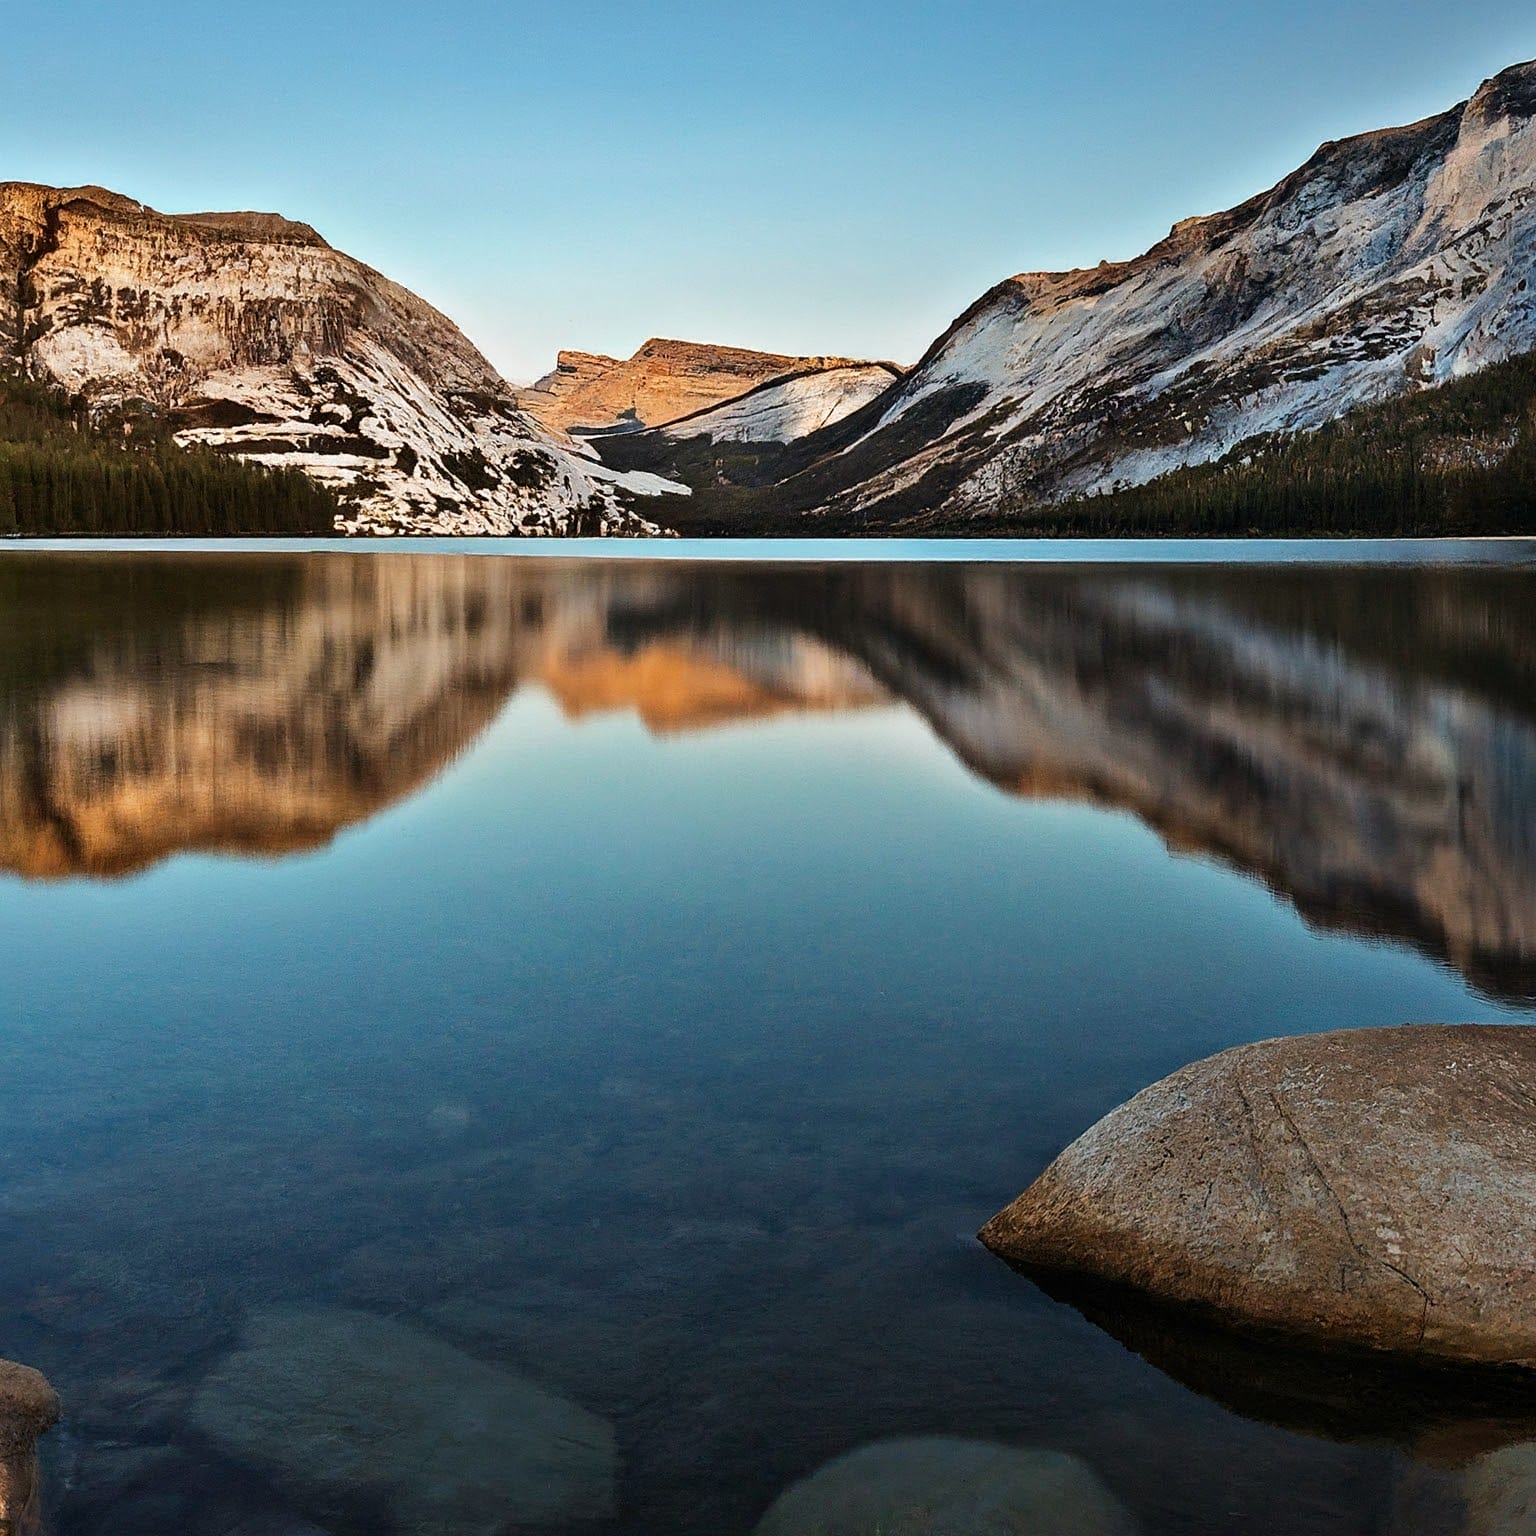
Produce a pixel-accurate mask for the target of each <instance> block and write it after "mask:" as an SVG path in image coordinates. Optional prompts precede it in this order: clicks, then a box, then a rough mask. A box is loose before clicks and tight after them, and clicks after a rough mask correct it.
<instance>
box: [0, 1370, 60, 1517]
mask: <svg viewBox="0 0 1536 1536" xmlns="http://www.w3.org/2000/svg"><path fill="white" fill-rule="evenodd" d="M58 1422H59V1398H58V1394H57V1393H56V1392H55V1391H54V1390H53V1388H52V1387H51V1386H49V1384H48V1382H47V1380H46V1379H45V1378H44V1376H43V1375H42V1374H41V1372H39V1371H34V1370H33V1369H32V1368H31V1367H30V1366H25V1365H17V1364H16V1363H15V1362H14V1361H11V1360H0V1531H4V1532H6V1533H7V1536H35V1533H37V1532H38V1531H40V1530H41V1515H40V1512H39V1510H38V1486H37V1485H38V1477H37V1442H38V1438H39V1436H41V1435H44V1434H46V1433H47V1432H48V1431H49V1430H50V1429H52V1428H53V1426H54V1425H55V1424H57V1423H58Z"/></svg>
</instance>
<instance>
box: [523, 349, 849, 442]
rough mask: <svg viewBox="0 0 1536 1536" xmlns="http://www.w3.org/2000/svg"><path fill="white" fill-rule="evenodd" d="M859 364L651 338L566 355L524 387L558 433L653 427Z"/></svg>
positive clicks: (527, 400)
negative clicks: (766, 387)
mask: <svg viewBox="0 0 1536 1536" xmlns="http://www.w3.org/2000/svg"><path fill="white" fill-rule="evenodd" d="M850 366H852V367H862V366H865V365H862V364H857V363H853V362H852V361H851V360H850V359H848V358H843V357H785V356H783V355H781V354H779V353H777V352H752V351H748V350H746V349H745V348H742V347H716V346H709V345H706V344H704V343H701V342H693V341H666V340H663V339H661V338H658V337H653V338H652V339H651V340H650V341H648V342H646V343H645V345H644V346H642V347H641V348H640V350H639V351H638V352H636V353H635V355H634V356H633V357H631V358H628V359H624V360H621V359H619V358H615V357H601V356H598V355H596V354H594V353H591V352H562V353H561V354H560V355H559V358H558V359H557V361H556V364H555V369H554V372H552V373H548V374H546V375H545V376H544V377H543V378H542V379H540V380H539V381H538V383H537V384H534V385H532V386H531V387H530V388H528V389H525V390H523V391H521V393H520V394H519V396H518V402H519V404H520V405H521V406H522V408H523V409H524V410H525V411H527V412H528V414H529V415H531V416H533V417H535V418H536V419H537V420H539V421H541V422H543V423H544V425H545V426H547V427H552V428H555V429H557V430H560V431H567V430H571V429H587V430H592V431H596V430H602V429H608V428H613V427H652V426H659V425H661V424H662V423H664V422H669V421H676V420H677V419H678V418H679V417H681V416H691V415H693V414H695V413H696V412H698V411H705V410H708V409H709V408H710V407H711V406H715V405H719V404H720V403H721V402H722V401H725V400H731V399H734V398H735V397H736V396H737V395H741V394H745V393H746V392H747V391H748V390H750V389H755V388H757V386H758V385H760V384H766V383H767V382H768V381H769V380H771V379H779V378H783V377H784V376H785V375H786V374H804V373H811V374H814V373H820V372H822V371H824V370H827V369H841V368H845V367H850Z"/></svg>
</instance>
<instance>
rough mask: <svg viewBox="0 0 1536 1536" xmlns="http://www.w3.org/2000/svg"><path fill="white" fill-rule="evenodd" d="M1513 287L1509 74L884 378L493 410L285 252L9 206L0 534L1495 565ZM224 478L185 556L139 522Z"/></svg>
mask: <svg viewBox="0 0 1536 1536" xmlns="http://www.w3.org/2000/svg"><path fill="white" fill-rule="evenodd" d="M1533 280H1536V64H1524V65H1519V66H1516V67H1515V68H1513V69H1510V70H1507V71H1505V72H1504V73H1503V74H1501V75H1498V76H1496V77H1495V78H1494V79H1492V80H1489V81H1487V82H1486V83H1485V84H1484V85H1483V86H1482V87H1481V88H1480V89H1479V90H1478V91H1477V92H1476V93H1475V94H1474V95H1473V96H1472V97H1471V98H1470V99H1469V100H1467V101H1466V102H1464V103H1462V104H1460V105H1459V106H1456V107H1454V108H1452V109H1451V110H1449V111H1447V112H1444V113H1441V114H1439V115H1437V116H1434V117H1431V118H1428V119H1426V120H1425V121H1423V122H1420V123H1416V124H1413V125H1410V126H1408V127H1403V128H1394V129H1387V130H1383V131H1381V132H1378V133H1372V134H1367V135H1364V136H1362V137H1359V138H1354V139H1349V140H1345V141H1342V142H1339V143H1330V144H1325V145H1324V146H1323V147H1322V148H1321V149H1319V150H1318V152H1317V153H1316V154H1315V155H1314V156H1313V157H1312V159H1311V160H1309V161H1308V162H1307V164H1306V165H1304V166H1302V167H1301V168H1300V169H1298V170H1297V171H1295V172H1294V173H1293V174H1292V175H1290V176H1288V177H1286V178H1285V179H1284V180H1283V181H1282V182H1280V183H1279V184H1278V185H1277V186H1275V187H1273V188H1272V189H1270V190H1269V191H1267V192H1264V193H1262V194H1260V195H1258V196H1256V197H1254V198H1252V199H1250V200H1249V201H1248V202H1246V203H1244V204H1242V205H1241V206H1239V207H1237V208H1234V209H1231V210H1228V211H1226V212H1223V213H1219V214H1214V215H1211V216H1209V217H1202V218H1194V219H1190V220H1187V221H1185V222H1183V223H1180V224H1178V225H1176V226H1175V227H1174V228H1173V230H1172V231H1171V232H1170V234H1169V235H1168V237H1167V239H1165V240H1164V241H1162V242H1161V243H1160V244H1158V245H1157V246H1155V247H1153V249H1152V250H1150V251H1148V252H1147V253H1146V254H1145V255H1143V256H1140V257H1138V258H1136V259H1135V260H1132V261H1128V262H1120V263H1103V264H1101V265H1100V266H1098V267H1096V268H1091V269H1086V270H1080V271H1074V272H1063V273H1031V274H1025V275H1021V276H1017V277H1011V278H1008V279H1006V280H1005V281H1003V282H1001V283H999V284H998V285H997V286H996V287H994V288H992V289H991V290H990V291H989V292H987V293H986V294H984V295H983V296H982V297H981V298H979V299H978V300H977V301H976V303H975V304H974V305H972V306H971V307H970V309H968V310H967V311H966V312H965V313H964V314H963V315H961V316H960V317H959V318H958V319H957V320H956V321H955V322H954V324H953V325H951V326H950V327H949V329H948V330H947V331H945V333H944V334H943V335H942V336H940V337H939V338H938V339H937V340H936V341H935V342H934V343H933V345H932V346H931V347H930V348H929V349H928V351H927V352H926V353H925V354H924V356H923V357H922V358H921V359H920V360H918V362H917V363H916V365H915V366H911V367H903V366H900V365H899V364H898V363H895V362H889V361H882V360H863V359H852V358H842V357H792V356H787V355H781V354H770V353H761V352H752V351H748V350H745V349H741V348H734V347H721V346H704V345H699V344H695V343H691V342H684V341H673V340H665V339H656V340H653V341H650V342H647V343H646V344H645V346H643V347H642V348H641V349H640V350H639V352H637V353H636V354H635V355H634V356H633V357H632V358H629V359H614V358H606V357H600V356H596V355H593V354H587V353H578V352H567V353H562V354H561V356H560V358H559V360H558V362H557V366H556V368H555V369H554V370H553V371H552V372H551V373H550V374H549V375H548V376H547V377H546V378H544V379H542V380H540V381H539V382H538V383H536V384H534V385H532V386H529V387H525V388H519V387H517V386H514V385H513V384H511V383H509V382H508V381H506V380H505V379H503V378H502V377H501V376H500V375H499V374H498V373H497V371H496V370H495V368H494V367H493V366H492V365H491V364H490V363H489V362H488V361H487V359H486V358H485V357H484V356H482V355H481V353H480V352H479V351H478V350H477V349H476V348H475V347H474V346H473V344H472V343H471V342H470V341H469V340H468V339H467V338H466V337H465V336H464V335H463V334H462V333H461V332H460V331H459V330H458V328H457V327H456V326H455V325H454V324H453V323H452V322H451V321H450V320H448V319H447V317H446V316H444V315H442V314H440V313H439V312H438V311H437V310H435V309H433V308H432V307H431V306H430V305H429V304H427V303H426V302H425V301H423V300H422V299H420V298H418V297H416V296H415V295H414V294H412V293H410V292H408V291H407V290H406V289H404V288H402V287H400V286H399V285H398V284H395V283H393V282H391V281H390V280H389V279H388V278H386V277H385V276H383V275H382V274H380V273H378V272H376V271H374V270H373V269H371V268H369V267H367V266H365V265H364V264H362V263H361V262H358V261H356V260H354V259H353V258H352V257H350V256H347V255H345V254H344V253H342V252H340V251H337V250H335V249H333V248H332V247H331V246H330V245H329V244H327V242H326V241H325V240H324V239H323V238H322V237H321V236H320V235H319V234H318V233H317V232H316V231H315V230H314V229H313V228H311V227H310V226H308V225H305V224H298V223H293V222H290V221H289V220H286V219H283V218H280V217H278V216H277V215H273V214H257V213H202V214H174V215H167V214H161V213H158V212H156V211H154V210H152V209H150V208H147V207H145V206H143V205H142V204H140V203H137V202H134V201H133V200H131V199H130V198H128V197H125V196H121V195H119V194H117V193H113V192H108V191H105V190H103V189H101V188H97V187H78V188H70V189H57V188H50V187H43V186H36V185H31V184H25V183H15V182H12V183H6V184H0V295H3V296H4V301H3V302H0V532H10V533H39V532H42V533H71V532H115V531H121V532H165V533H176V532H229V531H249V532H293V531H304V532H314V531H330V530H334V531H338V532H342V533H363V534H380V533H405V534H410V533H433V534H500V535H507V534H513V535H570V534H602V535H655V534H658V533H665V532H679V531H681V532H694V533H710V534H722V533H726V534H728V533H775V534H783V533H804V534H818V533H826V534H836V533H890V532H911V533H1008V532H1014V533H1056V532H1063V533H1066V532H1070V533H1127V532H1134V533H1175V532H1206V533H1244V532H1255V531H1257V532H1292V533H1300V532H1340V533H1349V532H1392V533H1407V532H1414V533H1456V532H1516V531H1523V530H1526V529H1527V528H1528V527H1529V526H1530V525H1531V523H1532V513H1531V512H1530V511H1529V510H1528V509H1529V508H1530V507H1531V506H1532V505H1533V504H1536V495H1533V493H1536V364H1533V362H1532V353H1533V349H1536V293H1533V291H1532V283H1533ZM39 392H41V393H39ZM184 455H190V456H191V458H190V459H189V460H187V461H186V463H189V464H191V465H192V466H193V468H192V469H187V468H186V467H185V464H184V462H183V460H182V458H180V457H178V456H184ZM231 461H233V463H235V464H237V465H240V466H246V467H247V468H248V469H249V471H250V479H249V483H248V484H247V483H245V482H242V483H241V486H239V487H235V488H233V489H230V488H226V491H227V494H226V495H225V500H226V501H227V503H228V508H229V510H227V511H221V512H220V513H219V519H220V520H219V521H218V523H217V525H215V524H214V522H213V521H211V520H210V518H211V514H209V513H208V512H207V511H206V509H204V510H201V511H199V510H196V508H197V507H198V506H201V504H200V503H198V497H197V494H196V492H195V489H184V490H183V491H182V492H180V493H177V492H175V491H173V490H166V489H165V488H164V487H165V486H166V485H173V484H181V485H185V486H191V487H195V486H196V485H199V484H202V483H204V482H205V481H207V482H208V483H212V481H213V480H214V479H216V478H217V477H218V475H219V474H221V473H222V474H225V475H227V474H229V473H232V472H233V471H231V470H229V469H227V468H226V469H224V470H220V469H219V468H218V467H217V466H218V464H220V463H222V464H224V465H226V466H227V465H229V464H230V462H231ZM295 472H296V473H297V474H298V475H301V476H302V477H303V478H304V480H305V481H307V482H308V483H309V485H311V486H314V487H318V494H319V498H320V499H319V500H318V501H315V500H314V499H313V498H312V497H307V496H306V495H305V494H304V493H300V492H298V491H296V490H295V489H294V488H293V484H292V482H291V481H290V480H288V479H285V478H284V477H285V476H291V475H293V474H294V473H295ZM178 475H180V476H181V477H182V478H181V480H178V479H177V476H178ZM220 484H221V485H222V484H223V482H222V481H221V482H220ZM125 487H127V489H125ZM221 494H224V493H221ZM279 495H280V498H281V500H282V504H283V506H284V507H285V508H291V509H292V510H290V511H284V512H283V513H281V514H280V515H279V514H273V513H271V512H270V510H264V511H261V514H260V516H258V515H257V513H256V512H254V511H250V512H248V511H244V510H242V509H243V508H245V507H246V506H247V505H249V506H250V507H252V508H258V509H259V508H263V507H265V506H266V502H269V501H271V499H272V498H274V497H278V496H279ZM178 497H179V499H178ZM264 498H265V501H264ZM184 502H185V503H188V504H189V505H194V510H193V511H192V512H188V511H186V510H185V509H184V508H183V505H182V504H183V503H184ZM224 504H225V503H224V501H221V502H220V503H219V505H220V507H221V508H222V507H223V506H224ZM125 508H128V509H136V510H132V511H131V515H130V512H128V511H125V510H124V509H125ZM198 517H201V518H202V519H203V522H202V524H198V523H197V518H198ZM125 519H126V522H125ZM189 519H190V521H189Z"/></svg>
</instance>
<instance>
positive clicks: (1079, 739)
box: [0, 553, 1536, 998]
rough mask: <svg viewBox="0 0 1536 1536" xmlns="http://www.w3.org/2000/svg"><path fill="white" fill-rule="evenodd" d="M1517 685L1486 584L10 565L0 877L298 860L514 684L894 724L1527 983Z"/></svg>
mask: <svg viewBox="0 0 1536 1536" xmlns="http://www.w3.org/2000/svg"><path fill="white" fill-rule="evenodd" d="M1533 684H1536V605H1533V604H1532V603H1531V601H1530V580H1529V578H1528V577H1527V576H1525V575H1524V574H1522V573H1521V572H1520V571H1518V570H1508V569H1506V570H1497V569H1476V568H1472V569H1467V568H1440V569H1432V568H1414V569H1381V570H1356V569H1348V568H1339V567H1329V566H1314V567H1299V568H1298V567H1290V568H1284V569H1279V568H1276V569H1264V568H1258V569H1255V568H1252V567H1236V568H1234V567H1225V568H1223V567H1209V566H1208V567H1188V568H1155V569H1148V568H1146V567H1130V568H1126V567H1120V568H1116V567H1096V568H1086V567H1078V568H1071V567H1060V566H1057V567H1049V566H1047V567H1030V566H1007V565H974V566H973V565H955V564H945V565H921V564H915V565H895V564H882V565H857V564H849V565H834V566H742V565H726V566H710V565H683V564H677V565H673V564H666V565H661V564H656V565H651V564H639V563H634V562H611V563H610V562H582V563H576V562H564V561H559V562H556V561H547V560H536V561H523V560H516V559H499V558H486V557H482V556H449V555H390V556H388V557H368V556H357V555H351V554H345V555H257V556H244V555H242V556H219V557H207V556H193V555H179V556H177V555H160V554H137V555H134V556H132V557H128V558H125V557H123V556H120V555H119V556H112V555H105V556H98V555H91V554H83V553H80V554H69V555H54V554H44V553H18V554H11V555H7V556H6V557H5V558H4V560H3V561H0V868H4V869H5V870H8V871H11V872H14V873H16V874H20V875H22V876H25V877H28V878H57V877H64V876H80V875H85V876H98V877H108V876H119V875H124V874H128V873H132V872H134V871H137V870H140V869H143V868H145V867H146V866H148V865H150V864H153V863H155V862H156V861H158V860H161V859H163V858H165V857H167V856H169V855H172V854H174V853H177V852H180V851H184V850H207V851H221V852H230V853H239V854H249V855H262V856H276V855H282V854H286V853H290V852H294V851H298V850H303V849H308V848H312V847H315V846H318V845H320V844H323V843H325V842H326V841H327V840H329V839H330V838H332V837H334V836H335V834H336V833H337V832H338V831H340V830H341V829H343V828H345V827H347V826H349V825H352V824H354V823H357V822H360V821H362V820H364V819H366V818H368V817H370V816H372V815H374V814H376V813H377V812H379V811H380V810H382V809H383V808H385V807H387V806H389V805H391V804H394V803H396V802H398V801H401V800H403V799H404V798H406V797H408V796H410V795H412V794H413V793H415V792H416V791H417V790H419V789H420V788H421V787H422V786H424V785H425V784H427V783H428V782H430V781H431V780H432V778H433V777H434V776H435V775H436V774H438V773H439V772H441V771H442V769H443V768H444V767H445V765H447V764H449V763H450V762H452V761H453V760H454V758H455V757H457V756H458V755H459V754H461V753H462V752H464V751H465V750H466V749H467V748H468V747H469V746H470V745H471V744H472V743H473V742H474V741H475V739H476V737H477V736H478V735H479V733H480V732H481V731H483V730H484V729H485V727H486V726H487V725H488V724H489V723H490V722H491V721H492V720H493V719H494V718H495V716H496V715H497V713H498V712H499V710H500V709H501V708H502V706H503V705H504V704H505V703H506V701H507V700H508V699H509V698H511V697H512V695H513V694H515V693H516V692H517V691H518V690H519V689H521V688H525V687H528V686H539V687H542V688H544V689H546V690H548V691H549V693H550V694H551V695H552V696H553V697H554V698H555V699H556V700H557V701H558V702H559V704H560V705H561V706H562V708H563V709H564V711H565V713H566V714H567V715H568V716H569V717H579V716H582V715H586V714H588V713H590V712H594V711H611V710H617V709H629V710H633V711H635V712H636V713H637V714H638V715H639V717H640V718H641V719H642V720H643V721H644V722H645V724H646V725H647V726H648V727H649V728H651V729H652V730H653V731H657V732H676V731H691V730H701V729H706V728H709V727H712V726H718V725H722V724H727V723H730V722H735V721H743V720H750V719H755V718H760V717H765V716H769V715H776V714H781V713H784V712H787V711H805V710H818V711H822V710H852V709H863V708H867V707H870V706H875V705H889V704H893V703H894V704H903V705H906V706H908V707H909V708H911V709H912V710H914V711H916V712H917V714H919V715H920V716H921V717H922V718H923V719H924V720H925V721H926V722H927V724H928V726H929V727H930V728H931V729H932V731H933V732H934V733H935V734H936V735H937V736H938V737H939V738H940V739H942V740H943V741H944V742H945V743H946V744H947V745H948V747H949V748H950V749H951V750H952V751H953V752H954V753H955V755H956V756H957V757H958V758H959V759H960V760H961V761H962V762H964V763H965V765H966V766H967V767H968V768H969V769H970V770H971V771H972V772H974V773H975V774H977V775H979V776H980V777H982V778H984V779H986V780H988V781H990V782H991V783H993V784H995V785H997V786H998V787H999V788H1000V789H1002V790H1004V791H1006V792H1007V793H1009V794H1014V795H1021V796H1033V797H1049V798H1061V799H1070V800H1078V801H1085V802H1091V803H1095V804H1099V805H1102V806H1106V807H1111V808H1116V809H1123V810H1126V811H1129V812H1131V813H1133V814H1134V815H1136V816H1137V817H1139V818H1141V820H1142V821H1144V822H1145V823H1146V824H1147V825H1149V826H1151V827H1153V828H1154V829H1156V831H1157V832H1158V833H1160V834H1161V835H1162V837H1163V838H1164V839H1165V840H1166V841H1167V842H1168V844H1169V845H1170V846H1171V847H1173V848H1174V849H1176V850H1178V851H1187V852H1190V853H1194V854H1199V855H1204V856H1211V857H1216V858H1219V859H1222V860H1224V861H1227V862H1228V863H1230V864H1232V865H1233V866H1235V867H1237V868H1239V869H1241V870H1243V871H1245V872H1247V873H1249V874H1251V875H1254V876H1256V877H1258V878H1260V879H1262V880H1263V881H1265V882H1266V883H1267V884H1268V885H1269V886H1270V887H1271V888H1272V889H1273V890H1274V891H1276V892H1277V893H1278V894H1280V895H1282V896H1283V897H1285V898H1286V899H1288V900H1289V901H1291V902H1293V903H1294V904H1295V905H1296V907H1297V908H1298V909H1299V910H1300V911H1301V912H1302V913H1303V914H1304V915H1305V916H1306V917H1307V918H1309V919H1310V920H1312V921H1314V922H1316V923H1318V924H1321V925H1324V926H1329V927H1337V928H1340V929H1342V930H1345V931H1349V932H1353V933H1357V934H1364V935H1378V936H1383V937H1388V938H1392V939H1395V940H1400V941H1407V942H1410V943H1412V944H1414V945H1416V946H1418V947H1420V948H1422V949H1424V950H1425V951H1427V952H1429V953H1431V954H1433V955H1435V956H1436V957H1438V958H1441V959H1443V960H1445V961H1447V962H1449V963H1450V964H1451V965H1452V966H1454V967H1455V968H1456V969H1457V970H1459V971H1460V972H1461V973H1462V974H1463V975H1464V976H1465V977H1466V978H1467V979H1469V980H1470V981H1472V982H1473V983H1474V984H1476V985H1477V986H1479V987H1480V988H1482V989H1484V990H1485V991H1487V992H1490V993H1492V994H1494V995H1497V996H1503V997H1510V998H1515V997H1529V996H1531V995H1532V994H1536V810H1533V807H1536V705H1533V700H1536V687H1533Z"/></svg>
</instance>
